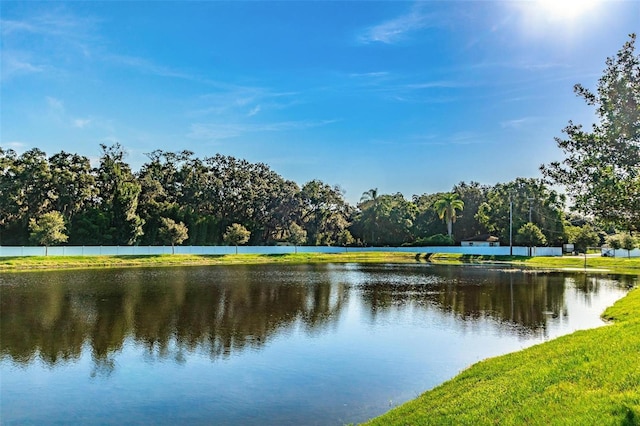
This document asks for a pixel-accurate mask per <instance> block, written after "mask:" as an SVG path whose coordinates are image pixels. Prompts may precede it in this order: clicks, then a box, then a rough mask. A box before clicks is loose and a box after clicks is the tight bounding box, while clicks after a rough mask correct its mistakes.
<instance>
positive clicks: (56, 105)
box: [45, 96, 64, 113]
mask: <svg viewBox="0 0 640 426" xmlns="http://www.w3.org/2000/svg"><path fill="white" fill-rule="evenodd" d="M45 99H46V100H47V105H48V106H49V109H51V110H52V111H54V112H56V113H63V112H64V102H62V101H61V100H60V99H57V98H54V97H52V96H47V97H46V98H45Z"/></svg>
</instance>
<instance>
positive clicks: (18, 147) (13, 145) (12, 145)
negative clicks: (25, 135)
mask: <svg viewBox="0 0 640 426" xmlns="http://www.w3.org/2000/svg"><path fill="white" fill-rule="evenodd" d="M2 145H3V146H4V147H5V148H7V149H13V150H14V151H23V150H24V148H25V147H26V146H27V144H26V143H25V142H20V141H10V142H6V143H3V144H2Z"/></svg>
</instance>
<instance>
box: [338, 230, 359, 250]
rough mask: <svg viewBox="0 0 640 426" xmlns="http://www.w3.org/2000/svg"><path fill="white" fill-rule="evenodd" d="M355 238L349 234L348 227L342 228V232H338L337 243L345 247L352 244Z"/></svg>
mask: <svg viewBox="0 0 640 426" xmlns="http://www.w3.org/2000/svg"><path fill="white" fill-rule="evenodd" d="M355 241H356V240H355V238H353V235H351V232H349V230H348V229H344V230H342V232H340V233H339V234H338V241H337V242H338V244H339V245H341V246H343V247H347V246H350V245H352V244H353V243H355Z"/></svg>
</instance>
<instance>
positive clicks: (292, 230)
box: [287, 222, 307, 253]
mask: <svg viewBox="0 0 640 426" xmlns="http://www.w3.org/2000/svg"><path fill="white" fill-rule="evenodd" d="M287 241H288V242H290V243H291V244H293V245H294V246H295V247H296V249H295V251H296V253H297V252H298V246H299V245H301V244H304V243H306V242H307V231H305V230H304V228H303V227H302V226H300V225H298V224H297V223H295V222H292V223H291V225H289V238H287Z"/></svg>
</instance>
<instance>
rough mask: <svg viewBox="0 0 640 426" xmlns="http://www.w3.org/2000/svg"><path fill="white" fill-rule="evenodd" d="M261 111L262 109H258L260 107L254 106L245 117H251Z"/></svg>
mask: <svg viewBox="0 0 640 426" xmlns="http://www.w3.org/2000/svg"><path fill="white" fill-rule="evenodd" d="M261 109H262V108H261V107H260V105H256V106H255V107H253V108H251V111H249V113H248V114H247V117H253V116H254V115H256V114H257V113H259V112H260V110H261Z"/></svg>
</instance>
